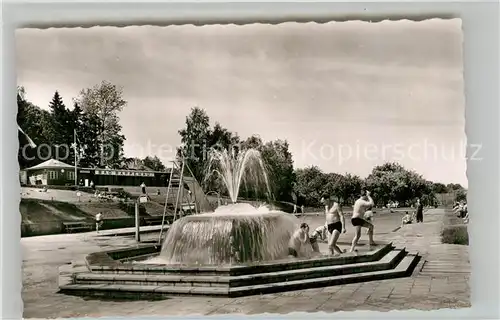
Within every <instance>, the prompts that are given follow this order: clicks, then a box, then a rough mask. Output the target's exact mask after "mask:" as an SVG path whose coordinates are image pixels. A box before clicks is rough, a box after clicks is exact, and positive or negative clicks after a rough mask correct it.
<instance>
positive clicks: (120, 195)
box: [116, 189, 132, 200]
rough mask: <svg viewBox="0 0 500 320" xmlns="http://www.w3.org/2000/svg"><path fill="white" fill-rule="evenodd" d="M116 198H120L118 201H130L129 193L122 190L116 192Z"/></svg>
mask: <svg viewBox="0 0 500 320" xmlns="http://www.w3.org/2000/svg"><path fill="white" fill-rule="evenodd" d="M116 196H117V197H118V198H120V199H125V200H126V199H132V195H131V194H130V193H129V192H127V191H125V190H123V189H121V190H119V191H118V192H117V194H116Z"/></svg>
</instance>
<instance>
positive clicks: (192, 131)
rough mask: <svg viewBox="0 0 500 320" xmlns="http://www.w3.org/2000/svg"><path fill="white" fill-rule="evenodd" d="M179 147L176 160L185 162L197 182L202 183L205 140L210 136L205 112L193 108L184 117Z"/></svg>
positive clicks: (208, 122)
mask: <svg viewBox="0 0 500 320" xmlns="http://www.w3.org/2000/svg"><path fill="white" fill-rule="evenodd" d="M179 134H180V136H181V143H182V145H181V147H179V148H178V149H177V158H178V159H179V160H182V159H183V158H184V161H186V164H187V165H188V166H189V168H190V169H191V171H192V172H193V175H194V177H195V178H196V179H197V180H198V181H204V178H205V177H204V176H205V169H206V164H207V153H208V150H207V139H208V138H209V134H210V118H209V117H208V115H207V113H206V111H205V110H203V109H201V108H198V107H194V108H192V109H191V113H190V114H189V115H188V116H187V117H186V127H185V128H184V129H181V130H179Z"/></svg>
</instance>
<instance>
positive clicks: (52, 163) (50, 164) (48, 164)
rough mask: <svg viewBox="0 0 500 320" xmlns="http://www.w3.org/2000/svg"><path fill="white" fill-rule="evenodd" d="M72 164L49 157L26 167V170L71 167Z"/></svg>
mask: <svg viewBox="0 0 500 320" xmlns="http://www.w3.org/2000/svg"><path fill="white" fill-rule="evenodd" d="M73 168H74V166H72V165H70V164H67V163H64V162H62V161H59V160H56V159H49V160H47V161H45V162H42V163H40V164H37V165H36V166H33V167H31V168H27V169H26V170H40V169H73Z"/></svg>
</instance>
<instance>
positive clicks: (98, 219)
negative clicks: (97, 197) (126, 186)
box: [95, 212, 102, 233]
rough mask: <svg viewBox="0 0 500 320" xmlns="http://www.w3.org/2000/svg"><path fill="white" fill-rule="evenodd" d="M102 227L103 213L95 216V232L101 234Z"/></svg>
mask: <svg viewBox="0 0 500 320" xmlns="http://www.w3.org/2000/svg"><path fill="white" fill-rule="evenodd" d="M101 226H102V213H101V212H99V213H98V214H96V215H95V230H96V231H97V233H99V228H100V227H101Z"/></svg>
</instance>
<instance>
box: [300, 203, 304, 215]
mask: <svg viewBox="0 0 500 320" xmlns="http://www.w3.org/2000/svg"><path fill="white" fill-rule="evenodd" d="M300 213H302V214H304V205H301V206H300Z"/></svg>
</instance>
